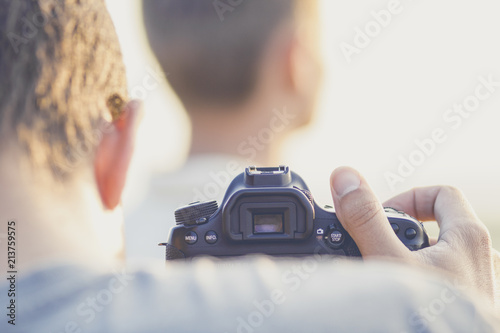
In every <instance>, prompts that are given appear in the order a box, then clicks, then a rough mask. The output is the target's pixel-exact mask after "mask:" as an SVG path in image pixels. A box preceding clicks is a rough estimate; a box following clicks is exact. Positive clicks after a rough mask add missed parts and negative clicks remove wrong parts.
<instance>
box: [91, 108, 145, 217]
mask: <svg viewBox="0 0 500 333" xmlns="http://www.w3.org/2000/svg"><path fill="white" fill-rule="evenodd" d="M140 118H141V103H140V102H139V101H131V102H129V103H128V104H127V105H125V107H124V108H123V110H122V114H121V115H120V117H119V118H118V119H116V120H114V121H113V123H112V124H111V126H110V127H109V130H107V131H106V133H104V134H103V137H102V140H101V142H100V143H99V146H98V147H97V150H96V154H95V158H94V174H95V178H96V182H97V187H98V189H99V194H100V195H101V200H102V203H103V205H104V207H105V208H106V209H109V210H113V209H114V208H116V206H118V204H119V203H120V200H121V195H122V191H123V188H124V186H125V180H126V178H127V172H128V168H129V165H130V160H131V159H132V153H133V151H134V143H135V136H136V131H137V127H138V125H139V122H140Z"/></svg>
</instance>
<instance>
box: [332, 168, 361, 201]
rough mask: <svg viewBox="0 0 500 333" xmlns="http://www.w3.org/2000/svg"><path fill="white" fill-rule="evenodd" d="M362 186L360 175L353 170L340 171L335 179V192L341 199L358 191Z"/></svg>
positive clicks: (333, 185)
mask: <svg viewBox="0 0 500 333" xmlns="http://www.w3.org/2000/svg"><path fill="white" fill-rule="evenodd" d="M360 185H361V179H360V178H359V175H358V174H357V173H355V172H354V171H353V170H351V169H343V170H340V171H338V173H336V174H335V175H334V178H333V184H332V187H333V190H334V191H335V193H336V194H337V196H338V197H339V198H342V197H344V196H346V195H347V194H349V193H351V192H353V191H356V190H357V189H358V188H359V186H360Z"/></svg>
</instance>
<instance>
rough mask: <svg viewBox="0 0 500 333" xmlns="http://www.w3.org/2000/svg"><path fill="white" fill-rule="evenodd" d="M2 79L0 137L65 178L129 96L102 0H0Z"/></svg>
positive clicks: (116, 43)
mask: <svg viewBox="0 0 500 333" xmlns="http://www.w3.org/2000/svg"><path fill="white" fill-rule="evenodd" d="M0 80H1V83H0V145H2V143H3V144H5V143H6V142H8V141H10V140H12V139H14V140H15V141H14V142H16V143H17V144H18V145H19V146H20V147H21V148H22V149H23V150H24V151H25V152H26V153H27V156H29V159H30V160H31V162H32V163H33V165H34V166H35V167H48V168H49V170H50V171H51V173H52V174H53V175H54V176H56V178H59V177H61V176H64V178H67V177H68V175H69V174H71V170H72V169H73V168H75V166H76V163H77V162H81V160H84V159H85V157H88V156H89V155H91V154H92V152H93V150H94V148H93V146H95V144H96V143H97V142H96V141H97V140H99V139H100V137H99V136H100V133H99V126H100V124H101V123H102V122H103V120H104V119H106V118H107V119H110V118H111V117H110V111H111V112H113V113H116V110H110V108H109V105H116V104H117V103H116V99H117V96H121V97H120V98H126V96H127V85H126V78H125V68H124V64H123V61H122V54H121V51H120V46H119V42H118V38H117V35H116V32H115V29H114V26H113V23H112V21H111V18H110V16H109V13H108V11H107V8H106V6H105V4H104V1H103V0H0ZM110 99H112V100H113V102H112V103H109V100H110ZM0 148H1V146H0ZM82 149H83V150H84V151H85V154H83V153H82Z"/></svg>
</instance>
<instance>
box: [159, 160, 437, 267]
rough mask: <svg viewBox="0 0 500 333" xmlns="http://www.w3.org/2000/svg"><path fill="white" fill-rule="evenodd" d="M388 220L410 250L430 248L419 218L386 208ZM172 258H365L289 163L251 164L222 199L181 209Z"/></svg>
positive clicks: (173, 231) (169, 251) (171, 242)
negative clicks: (270, 256)
mask: <svg viewBox="0 0 500 333" xmlns="http://www.w3.org/2000/svg"><path fill="white" fill-rule="evenodd" d="M385 212H386V214H387V218H388V223H390V225H391V226H392V229H393V230H394V232H395V233H396V236H397V237H398V238H399V239H400V240H401V242H403V244H404V245H405V246H406V247H407V248H408V249H410V250H412V251H415V250H419V249H422V248H424V247H427V246H429V238H428V235H427V233H426V232H425V229H424V227H423V225H422V223H420V222H419V221H417V220H416V219H414V218H413V217H411V216H409V215H407V214H405V213H403V212H400V211H397V210H395V209H392V208H385ZM175 220H176V224H177V226H175V227H173V228H172V229H171V230H170V235H169V238H168V242H167V243H162V244H160V245H163V246H166V259H167V260H175V259H188V258H193V257H196V256H201V255H209V256H215V257H229V256H241V255H246V254H257V253H259V254H266V255H272V256H287V257H289V256H291V257H299V256H307V255H317V254H319V255H328V254H333V255H342V256H354V257H359V256H361V254H360V252H359V249H358V247H357V246H356V244H355V243H354V240H353V239H352V238H351V236H350V235H349V234H348V233H347V232H346V230H345V229H344V228H343V227H342V224H341V223H340V221H339V220H338V218H337V216H336V215H335V213H334V211H333V207H331V206H320V205H319V204H318V203H317V202H316V201H314V199H313V196H312V195H311V193H310V192H309V189H308V187H307V185H306V183H305V182H304V180H303V179H302V178H301V177H300V176H299V175H297V174H296V173H294V172H292V171H290V169H289V168H288V167H287V166H280V167H271V168H257V167H248V168H246V170H245V172H243V173H241V174H240V175H238V176H237V177H236V178H234V180H233V181H232V182H231V184H230V185H229V188H228V189H227V191H226V194H225V196H224V199H223V201H222V203H221V205H220V207H218V205H217V202H216V201H209V202H195V203H192V204H189V205H187V206H184V207H181V208H179V209H177V210H176V212H175Z"/></svg>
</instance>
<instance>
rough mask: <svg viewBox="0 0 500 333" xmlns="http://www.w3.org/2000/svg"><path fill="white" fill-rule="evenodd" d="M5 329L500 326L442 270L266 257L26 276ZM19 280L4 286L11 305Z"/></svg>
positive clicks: (61, 268)
mask: <svg viewBox="0 0 500 333" xmlns="http://www.w3.org/2000/svg"><path fill="white" fill-rule="evenodd" d="M19 274H20V275H18V277H17V281H16V319H15V323H16V325H15V326H12V325H10V324H8V322H7V321H8V320H9V319H10V318H9V317H6V316H5V314H2V320H1V323H0V328H1V329H0V332H42V333H45V332H46V333H61V332H65V333H66V332H71V333H76V332H122V333H125V332H143V333H145V332H214V333H215V332H217V333H225V332H228V333H229V332H238V333H253V332H350V333H352V332H381V333H382V332H383V333H391V332H394V333H409V332H439V333H446V332H454V333H457V332H464V333H471V332H498V327H500V326H498V322H497V321H496V319H495V318H494V317H493V316H491V315H490V314H488V313H487V312H484V311H483V310H480V309H481V308H482V307H481V306H480V305H478V303H475V302H473V301H472V300H471V299H469V298H468V297H467V296H465V295H464V294H463V293H462V291H461V290H459V289H457V288H455V287H452V286H451V285H450V284H448V283H446V282H445V281H444V280H443V279H441V278H437V277H436V276H434V275H432V274H428V273H425V272H421V271H416V270H413V269H411V268H409V267H407V266H403V265H397V264H392V263H381V262H366V263H363V262H352V261H344V260H333V259H326V258H322V259H320V258H319V257H318V258H314V257H308V258H299V259H294V260H287V261H275V260H273V259H270V258H266V257H256V258H247V259H245V260H232V261H214V260H209V259H199V260H196V261H194V262H192V263H174V264H168V265H167V267H166V268H165V265H164V264H163V263H162V262H160V261H159V262H158V264H157V266H156V267H153V269H150V268H148V269H135V270H132V271H131V270H127V271H125V270H122V271H115V272H111V273H109V272H108V273H103V272H101V271H97V270H92V269H89V268H87V267H84V266H77V265H67V264H59V265H52V266H51V267H47V266H46V267H45V268H44V269H38V270H33V271H31V272H25V273H22V272H21V273H19ZM8 289H9V284H7V283H6V281H5V280H4V281H2V282H1V285H0V293H1V297H0V298H1V299H2V308H3V309H4V310H3V312H7V311H6V307H5V305H6V304H7V299H6V298H7V293H8Z"/></svg>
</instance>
